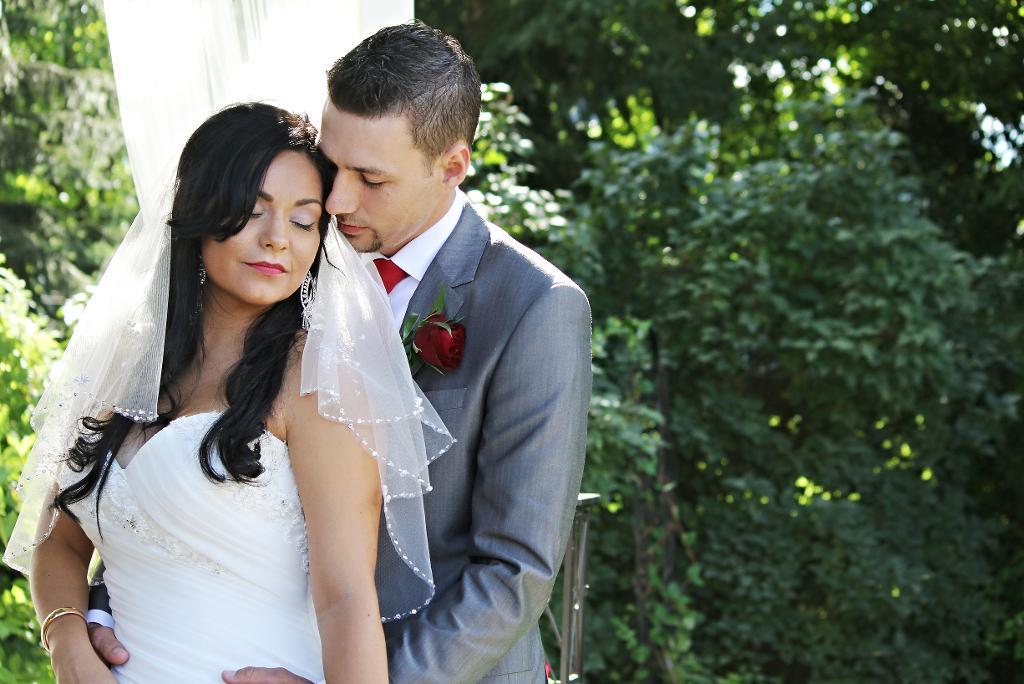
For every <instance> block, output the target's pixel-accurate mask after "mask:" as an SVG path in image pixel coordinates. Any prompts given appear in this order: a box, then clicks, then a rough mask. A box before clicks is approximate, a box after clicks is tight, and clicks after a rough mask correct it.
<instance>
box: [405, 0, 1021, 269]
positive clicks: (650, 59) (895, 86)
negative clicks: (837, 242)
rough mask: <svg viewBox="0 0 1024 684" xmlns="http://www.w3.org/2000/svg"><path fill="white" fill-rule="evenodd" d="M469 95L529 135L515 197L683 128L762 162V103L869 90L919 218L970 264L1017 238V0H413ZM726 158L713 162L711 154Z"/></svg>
mask: <svg viewBox="0 0 1024 684" xmlns="http://www.w3.org/2000/svg"><path fill="white" fill-rule="evenodd" d="M416 11H417V14H418V16H419V17H421V18H422V19H424V20H425V21H427V22H428V23H430V24H433V25H435V26H439V27H442V28H444V29H445V30H448V31H450V32H452V33H453V34H454V35H456V36H458V37H459V38H460V40H461V41H462V43H463V45H464V46H465V47H466V49H467V50H468V52H469V53H470V54H471V55H473V56H474V59H475V60H476V63H477V66H478V68H479V69H480V71H481V74H482V76H483V78H484V80H486V81H502V82H505V83H508V84H509V85H511V87H512V89H513V91H514V92H515V93H516V97H517V101H518V103H519V106H520V107H522V110H523V112H524V113H525V114H526V115H527V116H529V117H530V119H531V120H532V121H533V122H534V130H533V131H532V133H531V137H532V138H533V139H534V142H536V144H537V148H538V153H537V159H536V166H537V172H536V173H535V174H534V175H533V177H532V178H531V180H530V183H529V184H530V185H531V186H534V187H542V188H547V189H555V188H565V187H569V186H570V185H571V183H573V182H574V181H575V179H576V178H577V176H578V175H579V173H580V171H581V169H582V168H583V166H584V165H585V164H586V156H585V155H586V150H587V145H588V143H589V141H590V140H594V139H598V140H603V141H608V142H612V143H614V144H616V145H618V146H621V147H635V146H636V145H637V144H642V141H643V137H644V134H645V132H646V131H648V130H649V129H650V128H651V126H652V125H656V126H659V127H661V128H662V129H664V130H671V129H674V128H676V127H677V126H679V125H681V124H685V123H687V122H688V121H690V119H691V117H692V116H694V115H696V116H697V117H698V118H702V119H707V120H709V121H713V122H715V123H717V124H719V125H720V126H722V127H723V129H724V130H728V131H729V132H730V135H729V138H730V139H729V140H725V141H723V142H724V144H725V146H726V148H728V149H731V150H732V151H733V152H734V153H735V154H736V155H737V156H741V157H743V158H745V159H748V160H756V159H759V158H767V159H770V158H773V157H774V156H775V152H774V150H773V147H774V145H773V142H772V139H773V137H774V133H775V131H776V129H777V128H778V127H779V125H780V124H782V125H783V126H785V125H786V123H787V122H786V121H785V120H784V119H780V117H778V116H777V115H776V112H775V109H774V107H775V105H776V104H777V103H779V102H782V101H785V100H789V99H794V100H796V101H798V102H800V101H806V100H814V99H819V98H822V97H825V96H828V95H836V94H838V95H840V96H842V94H843V93H844V92H845V91H858V90H873V91H875V92H877V93H878V95H879V97H878V98H877V99H876V100H875V103H874V105H875V110H876V112H877V115H878V116H879V117H880V118H881V120H882V121H883V122H884V123H885V124H886V125H887V126H889V127H890V128H892V129H893V130H895V131H897V132H900V133H902V134H904V135H905V136H906V137H907V138H908V139H909V141H910V145H909V146H908V148H907V151H908V153H909V154H908V157H907V159H906V160H904V163H905V164H907V165H909V166H910V167H912V172H913V174H914V175H916V176H918V177H920V178H922V179H924V180H925V181H926V182H925V183H924V184H923V186H922V195H923V196H924V197H926V198H927V200H928V202H927V204H926V205H925V209H924V211H925V215H926V216H927V217H928V218H930V219H931V220H932V221H933V222H935V223H936V224H938V225H940V226H941V227H942V228H943V230H944V231H945V233H946V235H947V236H948V237H950V238H951V239H952V240H953V241H954V243H955V244H957V245H958V246H961V247H963V248H966V249H968V250H969V251H972V252H974V253H999V252H1001V251H1002V250H1003V249H1005V248H1006V247H1007V246H1009V245H1010V244H1011V243H1012V244H1017V245H1019V238H1018V236H1017V230H1018V227H1019V226H1021V225H1024V223H1022V222H1024V165H1022V163H1021V160H1020V153H1021V152H1022V151H1024V86H1022V81H1021V79H1020V78H1019V72H1020V65H1021V61H1022V59H1024V13H1022V11H1021V5H1020V2H1019V0H992V1H989V2H970V1H968V0H939V1H937V2H920V1H918V0H886V2H841V1H839V0H800V1H798V2H794V1H791V0H764V1H758V2H754V1H748V2H736V1H735V0H703V1H699V2H698V1H695V0H630V1H628V2H625V1H623V0H564V1H563V2H557V3H552V2H544V1H543V0H517V1H516V2H500V3H498V2H494V3H483V2H479V1H477V2H466V1H465V0H422V1H421V2H417V3H416ZM725 152H726V150H723V154H724V153H725Z"/></svg>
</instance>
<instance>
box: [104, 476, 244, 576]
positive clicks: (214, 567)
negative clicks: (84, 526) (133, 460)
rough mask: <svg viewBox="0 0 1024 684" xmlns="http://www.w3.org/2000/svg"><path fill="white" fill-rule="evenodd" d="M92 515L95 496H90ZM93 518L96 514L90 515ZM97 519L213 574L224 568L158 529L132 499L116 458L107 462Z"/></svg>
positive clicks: (172, 556) (219, 572) (133, 498)
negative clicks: (108, 470)
mask: <svg viewBox="0 0 1024 684" xmlns="http://www.w3.org/2000/svg"><path fill="white" fill-rule="evenodd" d="M89 501H90V502H92V504H93V505H92V506H90V508H91V509H92V513H93V515H95V502H96V498H95V496H92V497H90V498H89ZM93 520H95V518H93ZM100 521H101V522H102V523H104V524H107V525H109V524H111V523H114V524H117V525H120V526H121V527H123V528H124V529H126V530H129V531H130V532H133V533H134V534H135V536H136V537H137V538H138V539H139V541H141V542H143V543H149V544H152V545H154V546H156V547H158V548H160V549H161V550H163V551H164V552H165V553H166V554H167V555H168V556H170V557H171V558H175V559H178V560H183V561H187V562H188V563H192V564H194V565H195V566H197V567H200V568H202V569H204V570H206V571H208V572H211V573H213V574H214V575H219V574H221V573H222V572H224V568H223V567H221V566H220V565H219V564H217V563H215V562H214V561H212V560H210V559H209V558H207V557H206V556H203V555H202V554H200V553H197V552H196V551H195V549H192V548H190V547H189V546H188V545H187V544H184V543H183V542H182V541H181V540H180V539H178V538H177V537H175V536H173V535H170V534H167V533H165V532H163V531H162V530H160V529H159V528H158V527H157V526H156V525H155V524H154V523H153V521H152V520H151V519H150V517H149V516H148V515H146V514H145V513H144V512H143V511H141V510H140V509H139V507H138V506H137V505H136V503H135V497H134V496H133V495H132V493H131V490H130V489H129V487H128V481H127V479H126V478H125V472H124V469H123V468H122V467H121V466H120V465H118V464H117V463H116V462H115V463H114V464H113V465H111V466H110V477H109V478H107V485H106V487H105V488H104V491H103V497H102V499H101V502H100Z"/></svg>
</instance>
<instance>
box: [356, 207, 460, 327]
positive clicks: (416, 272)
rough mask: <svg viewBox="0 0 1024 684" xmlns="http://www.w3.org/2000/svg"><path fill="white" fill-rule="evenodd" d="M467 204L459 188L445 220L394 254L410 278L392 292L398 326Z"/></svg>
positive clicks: (395, 260) (390, 296) (392, 259)
mask: <svg viewBox="0 0 1024 684" xmlns="http://www.w3.org/2000/svg"><path fill="white" fill-rule="evenodd" d="M465 206H466V193H464V192H462V190H460V189H459V188H456V189H455V197H454V198H453V199H452V205H451V206H450V207H448V211H447V212H445V215H444V216H442V217H441V220H439V221H438V222H437V223H435V224H434V225H432V226H431V227H430V228H427V229H426V230H425V231H424V232H422V233H420V234H419V235H417V236H416V237H415V238H413V239H412V240H411V241H409V243H408V244H406V245H405V246H404V247H402V249H400V250H398V251H397V252H395V254H394V255H393V256H392V257H391V261H393V262H395V265H396V266H398V267H399V268H400V269H402V270H403V271H405V272H406V273H408V274H409V276H408V277H407V278H403V279H402V280H400V281H399V282H398V284H397V285H395V287H394V288H393V289H392V290H391V294H390V295H388V297H389V299H390V300H391V314H392V315H393V316H394V317H395V326H396V327H397V328H398V329H399V330H401V328H402V321H403V320H405V312H406V310H407V309H408V308H409V301H410V300H412V295H413V293H414V292H416V288H417V287H418V286H419V284H420V281H421V280H423V276H424V274H426V272H427V269H428V268H429V267H430V264H431V263H432V262H433V261H434V257H436V256H437V253H438V252H439V251H440V250H441V246H442V245H444V243H445V241H446V240H447V239H448V237H449V236H450V235H451V234H452V231H453V230H455V224H457V223H458V222H459V217H460V216H462V209H463V208H464V207H465ZM374 256H375V257H380V256H381V255H380V254H375V255H374Z"/></svg>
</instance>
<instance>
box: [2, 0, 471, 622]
mask: <svg viewBox="0 0 1024 684" xmlns="http://www.w3.org/2000/svg"><path fill="white" fill-rule="evenodd" d="M104 11H105V13H106V20H107V26H108V33H109V36H110V45H111V55H112V58H113V63H114V72H115V79H116V83H117V93H118V101H119V105H120V110H121V118H122V124H123V127H124V133H125V139H126V143H127V147H128V153H129V158H130V160H131V165H132V174H133V177H134V180H135V185H136V191H137V193H138V197H139V206H140V210H139V214H138V216H137V217H136V219H135V221H134V222H133V224H132V226H131V228H130V229H129V231H128V233H127V234H126V236H125V238H124V241H123V242H122V243H121V245H120V247H119V248H118V249H117V251H116V252H115V254H114V256H113V258H112V260H111V261H110V263H109V264H108V266H107V268H106V270H105V271H104V273H103V275H102V277H101V278H100V281H99V284H98V285H97V287H96V290H95V292H94V294H93V296H92V298H91V299H90V301H89V304H88V305H87V307H86V309H85V311H84V313H83V315H82V316H81V318H80V319H79V322H78V324H77V326H76V328H75V331H74V334H73V335H72V337H71V340H70V342H69V344H68V347H67V350H66V351H65V353H64V356H63V358H62V359H61V361H60V362H59V363H58V364H57V365H56V366H55V367H54V368H53V369H52V371H51V373H50V376H49V379H48V381H47V384H46V387H45V390H44V392H43V396H42V398H41V399H40V401H39V403H38V405H37V406H36V409H35V411H34V414H33V419H32V421H33V427H34V428H35V430H36V442H35V445H34V447H33V449H32V451H31V453H30V455H29V458H28V460H27V462H26V464H25V467H24V470H23V474H22V477H21V480H20V481H19V483H18V486H17V492H18V494H19V496H20V498H21V500H22V510H21V515H20V516H19V518H18V522H17V524H16V526H15V528H14V531H13V533H12V536H11V539H10V540H9V542H8V545H7V550H6V552H5V554H4V560H5V561H6V562H7V563H8V564H9V565H10V566H12V567H14V568H16V569H18V570H21V571H22V572H26V571H27V569H28V567H29V565H30V562H31V556H32V550H33V548H34V547H35V546H36V545H38V544H39V543H40V542H41V541H43V540H44V539H46V537H47V536H48V535H49V533H50V531H51V530H52V527H53V524H54V523H55V521H56V515H57V513H56V511H55V510H54V509H53V508H52V506H51V503H52V501H53V496H54V494H55V493H56V491H57V486H58V484H57V483H58V482H59V481H61V478H62V477H63V476H64V474H65V471H64V469H66V468H67V465H66V464H65V460H64V459H65V455H66V453H67V451H68V449H69V448H70V447H71V445H72V444H73V443H74V441H75V439H76V437H77V435H78V425H79V421H80V419H81V418H82V417H84V416H102V415H106V414H108V413H109V412H116V413H119V414H121V415H123V416H126V417H128V418H131V419H132V420H134V421H137V422H141V421H151V420H153V419H154V418H155V417H156V413H157V399H158V396H157V395H158V389H159V384H160V370H161V359H162V355H163V344H164V327H165V324H166V318H167V294H168V287H169V280H170V232H169V229H168V227H167V225H166V223H165V222H166V218H167V216H168V214H169V207H170V199H171V198H170V193H171V185H172V182H173V173H174V166H175V162H176V160H177V156H178V154H179V153H180V150H181V148H182V146H183V145H184V142H185V140H186V139H187V137H188V135H189V134H190V133H191V132H192V131H193V130H194V129H195V128H196V127H197V126H198V125H199V124H200V123H201V122H202V121H203V120H204V119H205V118H206V117H208V116H209V115H210V114H212V113H213V112H215V111H217V110H219V109H221V108H222V107H224V106H226V105H228V104H231V103H233V102H238V101H245V100H262V101H268V102H271V103H273V104H275V105H278V106H281V107H284V108H286V109H290V110H292V111H306V112H310V115H311V119H313V120H314V122H315V121H316V120H317V119H318V118H319V112H320V110H321V107H322V104H323V102H324V98H325V97H326V83H325V81H326V77H325V72H326V70H327V68H328V67H329V66H330V64H331V63H332V62H333V61H334V60H335V59H336V58H338V57H340V56H341V54H342V53H343V52H344V51H345V50H347V49H348V48H349V47H351V46H353V45H354V44H355V43H356V42H358V41H359V40H360V39H361V38H362V37H364V36H365V35H368V34H369V33H372V32H373V31H374V30H376V29H377V28H379V27H380V26H383V25H386V24H390V23H400V22H401V21H405V20H408V19H409V18H411V15H412V3H411V1H409V0H402V1H399V2H395V1H392V2H381V1H380V0H377V1H374V0H359V1H358V2H325V1H318V2H310V1H308V0H235V1H234V2H214V1H205V2H204V1H202V0H175V1H174V2H171V1H167V2H138V1H135V0H106V2H105V3H104ZM324 250H325V256H326V263H325V264H324V265H323V266H322V267H321V269H320V276H319V278H318V281H319V282H318V283H317V287H316V291H315V292H316V293H315V296H314V299H313V302H312V304H311V305H310V306H309V310H308V319H309V331H308V337H307V340H306V345H305V348H304V351H303V357H302V380H301V391H302V392H303V393H314V392H315V393H316V394H317V397H318V405H319V411H320V414H321V416H323V417H324V418H325V419H328V420H333V421H337V422H341V423H343V424H345V425H347V426H348V427H349V428H350V429H351V430H352V431H353V433H354V434H355V435H356V436H357V438H358V439H359V440H360V442H361V443H362V444H363V446H364V447H365V449H366V451H367V452H368V453H369V454H370V455H372V456H373V457H374V458H375V459H376V460H377V463H378V466H379V469H380V474H381V483H382V489H383V495H384V523H385V524H384V526H383V529H384V530H385V531H386V533H387V535H388V538H389V539H390V541H391V543H392V549H385V550H384V551H385V556H387V555H388V554H391V552H392V550H393V559H394V560H395V562H394V563H392V569H391V572H392V573H393V572H394V566H395V565H397V566H399V567H403V568H405V571H406V572H408V573H411V575H410V579H412V578H414V579H415V580H416V581H415V582H407V583H404V584H403V587H408V586H409V585H410V584H412V585H415V586H418V587H420V591H418V592H416V591H409V590H408V589H406V590H404V591H402V592H393V593H391V592H388V593H389V594H391V595H385V594H384V593H383V592H382V595H381V613H382V615H383V616H384V619H385V620H391V619H398V618H401V617H403V616H404V615H407V614H410V613H414V612H416V611H417V610H418V609H419V608H420V607H422V606H423V605H425V604H426V603H428V602H429V601H430V599H431V597H432V596H433V591H434V586H433V579H432V576H431V570H430V560H429V554H428V549H427V537H426V525H425V521H424V514H423V501H422V497H423V494H424V493H425V492H427V491H429V490H430V482H429V476H428V472H427V465H428V464H429V463H430V462H431V461H432V460H433V459H434V458H436V457H437V456H439V455H440V454H442V453H443V452H444V451H445V450H446V449H447V448H448V447H449V446H450V445H451V443H452V438H451V436H450V435H449V434H448V432H447V430H446V429H445V427H444V425H443V423H442V422H441V420H440V419H439V418H438V416H437V413H436V412H435V411H434V410H433V408H432V407H431V406H430V404H429V403H428V402H427V401H426V400H425V399H424V398H423V396H422V393H421V392H420V391H419V389H418V388H417V387H416V385H415V383H414V382H413V380H412V377H411V374H410V371H409V366H408V362H407V360H406V356H405V352H404V350H403V349H402V346H401V342H400V340H399V338H398V335H397V333H396V331H395V329H394V325H393V319H392V316H391V310H390V307H389V304H388V301H387V298H386V295H385V294H384V290H383V287H382V285H381V283H380V279H379V276H378V275H377V273H376V270H375V269H373V268H372V266H370V265H369V262H368V261H367V259H366V258H365V257H363V256H362V255H359V254H357V253H356V252H355V251H354V250H353V249H352V248H351V246H350V245H349V244H348V242H347V241H346V240H344V239H343V238H341V237H340V235H339V233H338V231H337V230H336V228H335V227H334V226H333V225H332V226H331V228H329V229H328V232H327V237H326V239H325V241H324Z"/></svg>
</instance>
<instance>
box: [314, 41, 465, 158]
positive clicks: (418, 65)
mask: <svg viewBox="0 0 1024 684" xmlns="http://www.w3.org/2000/svg"><path fill="white" fill-rule="evenodd" d="M327 88H328V92H329V93H330V98H331V102H332V103H333V104H334V106H335V107H337V108H338V109H340V110H341V111H344V112H348V113H350V114H355V115H357V116H365V117H370V118H377V117H382V116H392V115H395V114H400V115H407V116H408V117H409V121H410V123H411V127H412V139H413V144H414V145H415V146H416V147H417V148H418V149H419V150H421V151H422V152H423V153H424V155H426V157H427V159H428V160H432V159H434V158H436V157H437V156H438V155H439V154H441V153H442V152H444V151H445V150H446V149H448V148H449V147H450V146H452V145H453V144H455V143H456V142H458V141H459V140H462V141H465V142H466V144H468V145H470V146H471V147H472V145H473V137H474V136H475V135H476V126H477V122H478V121H479V119H480V76H479V75H477V73H476V67H474V66H473V60H472V59H470V57H469V55H467V54H466V53H465V51H463V49H462V46H461V45H460V44H459V41H457V40H456V39H455V38H453V37H452V36H449V35H448V34H446V33H444V32H443V31H439V30H438V29H435V28H432V27H430V26H427V25H426V24H424V23H423V22H419V21H417V22H414V23H409V24H400V25H398V26H388V27H386V28H383V29H381V30H380V31H377V32H376V33H375V34H373V35H372V36H370V37H369V38H367V39H366V40H364V41H363V42H361V43H360V44H359V45H357V46H356V47H355V48H353V49H352V51H351V52H349V53H348V54H347V55H345V56H344V57H342V58H341V59H339V60H338V61H337V62H335V63H334V66H332V67H331V69H330V70H329V71H328V72H327Z"/></svg>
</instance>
